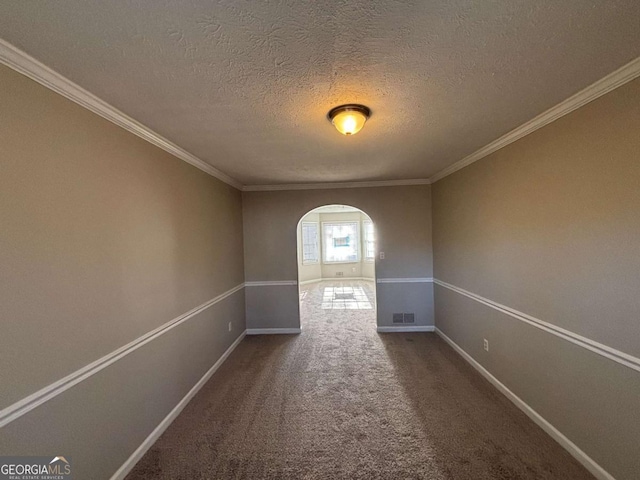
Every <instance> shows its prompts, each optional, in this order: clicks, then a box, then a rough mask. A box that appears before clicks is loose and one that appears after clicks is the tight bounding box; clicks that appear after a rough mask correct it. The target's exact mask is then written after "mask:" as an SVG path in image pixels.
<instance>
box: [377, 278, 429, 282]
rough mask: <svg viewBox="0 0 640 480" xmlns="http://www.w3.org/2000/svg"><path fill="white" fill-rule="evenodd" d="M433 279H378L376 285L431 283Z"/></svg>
mask: <svg viewBox="0 0 640 480" xmlns="http://www.w3.org/2000/svg"><path fill="white" fill-rule="evenodd" d="M432 282H433V278H431V277H422V278H379V279H378V283H432Z"/></svg>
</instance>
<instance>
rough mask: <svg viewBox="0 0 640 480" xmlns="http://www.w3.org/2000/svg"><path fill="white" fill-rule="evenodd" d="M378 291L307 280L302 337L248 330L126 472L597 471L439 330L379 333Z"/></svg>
mask: <svg viewBox="0 0 640 480" xmlns="http://www.w3.org/2000/svg"><path fill="white" fill-rule="evenodd" d="M372 287H373V284H372V283H367V282H353V283H349V282H336V283H327V282H323V283H320V284H314V285H310V286H309V287H308V288H306V289H305V291H303V292H302V297H303V298H302V302H303V303H302V328H303V333H302V334H301V335H295V336H292V335H271V336H258V337H247V338H246V339H245V340H244V341H243V342H242V343H241V344H240V345H239V346H238V348H237V349H236V350H235V352H234V353H233V354H232V355H231V356H230V357H229V358H228V359H227V361H226V362H225V363H224V364H223V365H222V367H221V368H220V369H219V370H218V372H216V374H215V375H214V376H213V377H212V378H211V380H210V381H209V382H208V383H207V385H205V387H204V388H203V389H202V390H201V391H200V392H199V394H198V395H197V396H196V397H195V398H194V399H193V400H192V401H191V403H190V404H189V405H188V406H187V407H186V408H185V410H184V411H183V413H182V414H181V415H180V416H179V417H178V418H177V419H176V420H175V422H174V423H173V424H172V425H171V426H170V427H169V428H168V429H167V431H166V432H165V433H164V435H162V437H161V438H160V439H159V440H158V441H157V442H156V443H155V445H154V446H153V447H152V448H151V449H150V450H149V451H148V452H147V454H146V455H145V456H144V457H143V458H142V459H141V460H140V462H139V463H138V464H137V465H136V467H135V468H134V469H133V471H132V472H131V473H130V474H129V476H128V477H127V479H129V480H134V479H172V480H180V479H184V480H193V479H227V478H229V479H231V478H233V479H261V478H268V479H333V478H336V479H347V478H348V479H456V480H460V479H587V478H593V477H592V476H591V475H590V474H589V473H588V472H587V471H586V470H585V469H584V468H583V467H582V466H581V465H580V464H578V463H577V462H576V461H575V460H574V459H573V458H572V457H571V456H570V455H569V454H568V453H566V452H565V451H564V450H563V449H562V448H561V447H560V446H559V445H558V444H556V443H555V442H554V441H553V440H552V439H551V438H550V437H548V436H547V435H546V434H545V433H544V432H543V431H542V430H541V429H540V428H538V427H537V426H536V425H535V424H534V423H532V422H531V421H530V420H529V419H528V418H527V417H526V416H525V415H524V414H523V413H522V412H520V411H519V410H518V409H517V408H516V407H515V406H514V405H512V404H511V403H510V402H509V401H508V400H507V399H506V398H504V397H503V396H502V395H501V394H500V393H498V392H497V391H496V390H495V389H494V388H493V387H492V386H491V385H490V384H489V383H488V382H486V381H485V380H484V379H483V378H482V377H481V376H480V375H479V374H478V373H477V372H476V371H475V370H473V369H472V368H471V367H470V366H469V365H468V364H467V363H466V362H465V361H464V360H462V358H461V357H459V356H458V355H457V354H456V353H455V352H454V351H453V350H452V349H451V348H450V347H449V346H448V345H447V344H446V343H444V342H443V341H442V340H441V339H440V338H438V337H437V336H436V335H435V334H432V333H407V334H401V333H390V334H378V333H376V331H375V314H374V310H373V302H372V300H373V298H374V297H373V291H372ZM356 297H358V298H356Z"/></svg>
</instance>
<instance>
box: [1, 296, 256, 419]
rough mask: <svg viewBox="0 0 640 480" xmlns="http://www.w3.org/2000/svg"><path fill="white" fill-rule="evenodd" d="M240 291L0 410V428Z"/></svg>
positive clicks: (181, 317) (180, 317)
mask: <svg viewBox="0 0 640 480" xmlns="http://www.w3.org/2000/svg"><path fill="white" fill-rule="evenodd" d="M243 287H244V284H240V285H237V286H235V287H234V288H232V289H231V290H228V291H226V292H224V293H223V294H221V295H218V296H217V297H215V298H213V299H211V300H209V301H208V302H205V303H203V304H202V305H199V306H197V307H196V308H193V309H191V310H189V311H188V312H187V313H184V314H182V315H180V316H179V317H176V318H174V319H173V320H170V321H169V322H167V323H165V324H164V325H161V326H160V327H158V328H156V329H154V330H151V331H150V332H148V333H146V334H144V335H142V336H141V337H138V338H136V339H135V340H133V341H132V342H129V343H127V344H126V345H124V346H123V347H120V348H118V349H117V350H114V351H113V352H111V353H109V354H107V355H105V356H104V357H102V358H99V359H98V360H96V361H94V362H91V363H90V364H88V365H85V366H84V367H82V368H80V369H79V370H76V371H75V372H73V373H71V374H69V375H67V376H66V377H64V378H62V379H60V380H58V381H56V382H54V383H52V384H51V385H48V386H46V387H44V388H41V389H40V390H38V391H37V392H35V393H32V394H31V395H29V396H27V397H25V398H23V399H22V400H19V401H17V402H15V403H14V404H12V405H9V406H8V407H6V408H4V409H2V410H0V428H2V427H4V426H6V425H8V424H9V423H11V422H13V421H14V420H16V419H18V418H20V417H21V416H22V415H24V414H26V413H28V412H30V411H31V410H33V409H34V408H36V407H39V406H40V405H42V404H43V403H45V402H47V401H49V400H51V399H52V398H54V397H57V396H58V395H60V394H61V393H63V392H65V391H67V390H69V389H70V388H71V387H73V386H75V385H77V384H78V383H80V382H82V381H83V380H86V379H87V378H89V377H91V376H92V375H95V374H96V373H98V372H100V371H101V370H104V369H105V368H107V367H108V366H109V365H111V364H113V363H115V362H116V361H118V360H120V359H121V358H123V357H125V356H127V355H129V354H130V353H132V352H134V351H135V350H137V349H138V348H140V347H142V346H143V345H146V344H147V343H149V342H150V341H152V340H155V339H156V338H158V337H159V336H160V335H164V334H165V333H167V332H168V331H169V330H171V329H173V328H175V327H177V326H178V325H180V324H182V323H184V322H186V321H187V320H189V319H190V318H193V317H194V316H195V315H197V314H198V313H200V312H202V311H204V310H206V309H207V308H209V307H211V306H212V305H215V304H216V303H218V302H220V301H222V300H224V299H225V298H227V297H229V296H230V295H233V294H234V293H236V292H237V291H239V290H241V289H242V288H243Z"/></svg>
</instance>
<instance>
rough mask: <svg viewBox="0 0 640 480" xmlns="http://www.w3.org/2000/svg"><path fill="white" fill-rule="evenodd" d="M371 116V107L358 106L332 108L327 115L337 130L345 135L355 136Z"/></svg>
mask: <svg viewBox="0 0 640 480" xmlns="http://www.w3.org/2000/svg"><path fill="white" fill-rule="evenodd" d="M370 116H371V110H369V107H365V106H364V105H356V104H349V105H340V106H339V107H335V108H332V109H331V110H330V111H329V113H328V114H327V117H328V118H329V120H330V121H331V123H332V124H333V126H334V127H336V130H338V131H339V132H340V133H341V134H343V135H355V134H356V133H358V132H359V131H360V130H361V129H362V127H364V123H365V122H366V121H367V119H368V118H369V117H370Z"/></svg>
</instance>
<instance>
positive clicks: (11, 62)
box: [0, 39, 242, 190]
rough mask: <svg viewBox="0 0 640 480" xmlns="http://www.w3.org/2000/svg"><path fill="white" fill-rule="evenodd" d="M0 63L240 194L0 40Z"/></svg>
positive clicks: (207, 169)
mask: <svg viewBox="0 0 640 480" xmlns="http://www.w3.org/2000/svg"><path fill="white" fill-rule="evenodd" d="M0 63H3V64H5V65H6V66H8V67H10V68H12V69H13V70H15V71H17V72H19V73H21V74H23V75H25V76H27V77H29V78H30V79H31V80H35V81H36V82H38V83H39V84H41V85H44V86H45V87H47V88H48V89H50V90H53V91H54V92H56V93H58V94H60V95H62V96H63V97H65V98H68V99H69V100H71V101H73V102H75V103H77V104H78V105H80V106H82V107H84V108H86V109H87V110H90V111H92V112H93V113H95V114H97V115H100V116H101V117H102V118H104V119H106V120H109V121H110V122H111V123H114V124H116V125H118V126H119V127H122V128H124V129H125V130H127V131H129V132H131V133H133V134H134V135H137V136H138V137H140V138H142V139H143V140H146V141H147V142H149V143H151V144H153V145H155V146H156V147H160V148H161V149H162V150H164V151H166V152H169V153H170V154H171V155H174V156H175V157H178V158H179V159H180V160H183V161H185V162H187V163H189V164H191V165H193V166H194V167H196V168H199V169H200V170H202V171H203V172H206V173H208V174H209V175H211V176H213V177H216V178H217V179H218V180H221V181H223V182H224V183H226V184H228V185H231V186H232V187H235V188H237V189H239V190H241V189H242V184H241V183H240V182H238V181H237V180H236V179H234V178H232V177H230V176H229V175H227V174H226V173H224V172H222V171H220V170H218V169H217V168H215V167H213V166H211V165H209V164H208V163H207V162H205V161H204V160H201V159H200V158H198V157H196V156H195V155H193V154H191V153H189V152H187V151H186V150H184V149H183V148H181V147H179V146H178V145H176V144H175V143H173V142H171V141H169V140H167V139H166V138H164V137H163V136H161V135H159V134H158V133H156V132H154V131H153V130H151V129H150V128H149V127H147V126H145V125H143V124H142V123H140V122H138V121H137V120H135V119H133V118H131V117H130V116H128V115H127V114H125V113H123V112H121V111H120V110H118V109H117V108H115V107H113V106H111V105H110V104H108V103H107V102H105V101H104V100H101V99H100V98H98V97H96V96H95V95H94V94H92V93H90V92H88V91H87V90H85V89H84V88H82V87H80V86H79V85H76V84H75V83H73V82H72V81H71V80H69V79H68V78H66V77H63V76H62V75H61V74H59V73H58V72H56V71H54V70H52V69H51V68H49V67H47V66H46V65H44V64H43V63H41V62H40V61H38V60H36V59H35V58H33V57H32V56H30V55H29V54H27V53H25V52H23V51H22V50H20V49H18V48H16V47H15V46H13V45H11V44H10V43H8V42H6V41H4V40H2V39H0Z"/></svg>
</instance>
